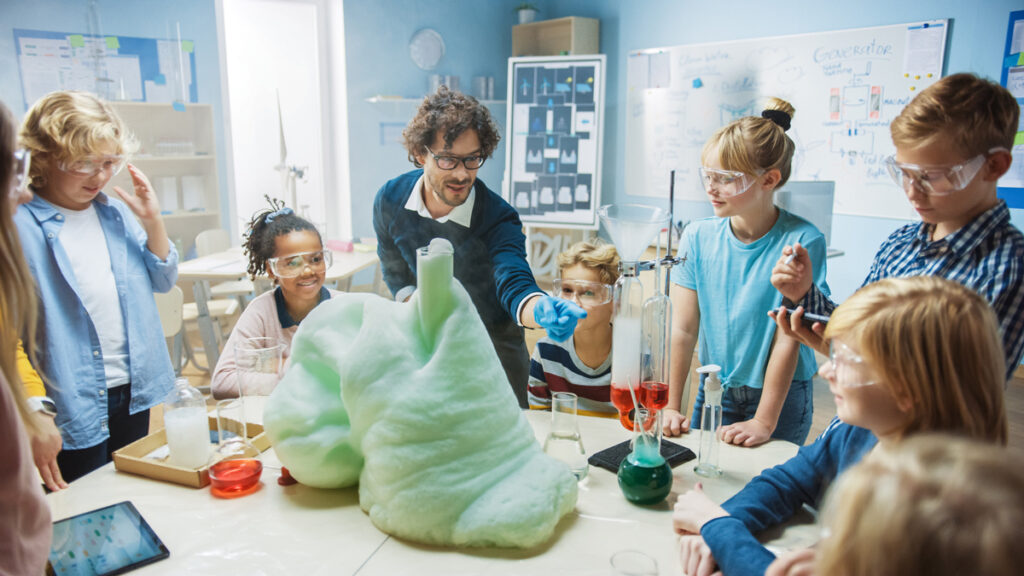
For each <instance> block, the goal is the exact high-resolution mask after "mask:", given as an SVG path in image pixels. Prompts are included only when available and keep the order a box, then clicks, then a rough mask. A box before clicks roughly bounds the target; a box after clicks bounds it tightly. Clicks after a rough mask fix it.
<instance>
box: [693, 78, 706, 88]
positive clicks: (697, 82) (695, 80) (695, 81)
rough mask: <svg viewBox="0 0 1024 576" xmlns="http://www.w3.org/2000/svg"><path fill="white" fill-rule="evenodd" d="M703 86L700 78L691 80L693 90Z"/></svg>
mask: <svg viewBox="0 0 1024 576" xmlns="http://www.w3.org/2000/svg"><path fill="white" fill-rule="evenodd" d="M703 85H704V83H703V82H701V81H700V78H694V79H693V87H694V88H700V87H701V86H703Z"/></svg>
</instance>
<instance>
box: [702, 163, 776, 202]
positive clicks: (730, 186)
mask: <svg viewBox="0 0 1024 576" xmlns="http://www.w3.org/2000/svg"><path fill="white" fill-rule="evenodd" d="M697 172H698V173H699V174H700V181H701V183H702V184H703V185H704V191H705V192H707V193H708V194H710V193H711V192H715V193H717V194H718V195H719V196H721V197H723V198H728V197H730V196H738V195H740V194H743V193H744V192H746V191H747V190H749V189H750V187H751V186H753V185H754V182H757V179H758V178H759V177H760V176H761V174H764V170H758V171H757V174H747V173H746V172H738V171H736V170H719V169H718V168H708V167H707V166H701V167H700V168H698V169H697Z"/></svg>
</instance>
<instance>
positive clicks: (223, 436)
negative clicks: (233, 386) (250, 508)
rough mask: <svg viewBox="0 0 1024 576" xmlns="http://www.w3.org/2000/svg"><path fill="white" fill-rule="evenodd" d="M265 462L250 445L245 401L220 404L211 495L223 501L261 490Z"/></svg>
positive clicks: (211, 472) (212, 462) (211, 475)
mask: <svg viewBox="0 0 1024 576" xmlns="http://www.w3.org/2000/svg"><path fill="white" fill-rule="evenodd" d="M262 473H263V462H261V461H260V451H259V450H257V449H256V447H255V446H253V445H252V442H250V441H249V436H248V435H247V430H246V421H245V398H230V399H227V400H221V401H220V402H217V448H216V449H215V450H214V451H213V454H212V455H211V456H210V491H211V492H212V493H213V495H214V496H217V497H220V498H237V497H239V496H245V495H247V494H251V493H253V492H255V491H256V490H258V489H259V483H260V476H261V475H262Z"/></svg>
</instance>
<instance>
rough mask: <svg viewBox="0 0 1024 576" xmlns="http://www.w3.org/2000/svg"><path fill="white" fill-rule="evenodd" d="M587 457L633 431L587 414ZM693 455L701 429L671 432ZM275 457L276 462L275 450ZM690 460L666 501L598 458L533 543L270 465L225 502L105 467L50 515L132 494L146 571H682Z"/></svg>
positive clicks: (736, 467)
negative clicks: (423, 535)
mask: <svg viewBox="0 0 1024 576" xmlns="http://www.w3.org/2000/svg"><path fill="white" fill-rule="evenodd" d="M526 417H527V419H528V420H529V421H530V423H531V424H532V425H533V428H534V433H535V435H536V436H537V439H538V441H543V438H544V437H545V436H546V435H547V430H548V427H549V424H550V413H548V412H536V411H528V412H526ZM580 431H581V435H582V439H583V443H584V446H585V448H586V450H587V452H588V454H590V453H593V452H596V451H598V450H601V449H604V448H607V447H609V446H611V445H613V444H616V443H618V442H621V441H622V440H625V439H627V438H629V436H630V433H629V432H627V431H626V430H625V429H623V428H622V427H621V425H620V424H619V423H618V420H613V419H604V418H593V417H582V416H581V417H580ZM673 440H674V441H677V442H679V443H680V444H683V445H685V446H687V447H689V448H690V449H692V450H694V451H695V452H696V448H697V442H698V440H699V432H698V433H691V434H689V435H686V436H683V437H682V438H677V439H673ZM796 451H797V446H796V445H795V444H791V443H789V442H783V441H771V442H769V443H767V444H764V445H762V446H759V447H757V448H739V447H734V446H726V445H723V446H722V447H721V465H722V467H723V468H724V470H725V474H724V475H723V476H721V477H720V478H714V479H707V478H700V480H701V481H702V482H703V484H704V490H705V492H707V494H708V495H709V496H710V497H711V498H712V499H713V500H715V501H718V502H721V501H723V500H725V499H726V498H728V497H729V496H731V495H732V494H734V493H735V492H736V491H738V490H739V489H740V488H742V487H743V486H744V485H745V484H746V483H747V481H749V480H750V479H751V478H752V477H753V476H755V475H756V474H757V473H759V472H760V471H761V470H762V469H764V468H766V467H770V466H773V465H775V464H778V463H780V462H783V461H785V460H786V459H788V458H790V457H792V456H793V455H794V454H795V453H796ZM265 462H266V463H267V465H268V466H274V465H275V464H276V463H277V460H276V457H275V456H274V455H273V449H271V450H270V451H268V452H267V453H266V457H265ZM694 463H695V462H693V461H691V462H688V463H684V464H682V465H680V466H678V467H676V468H675V469H674V485H673V491H672V493H671V494H670V495H669V497H668V500H667V501H666V502H664V503H662V504H660V505H656V506H650V507H643V506H635V505H632V504H630V503H629V502H627V501H626V499H625V498H624V497H623V496H622V493H621V492H620V491H619V487H618V483H617V479H616V476H615V475H614V474H612V473H611V472H608V471H607V470H604V469H601V468H595V467H593V466H592V467H591V468H590V472H589V474H588V476H587V477H586V478H585V479H584V480H583V481H582V482H580V484H579V488H580V490H579V499H578V501H577V503H576V508H575V510H574V511H573V512H572V513H570V514H569V515H568V516H566V517H565V518H563V519H562V520H561V522H560V523H559V525H558V527H557V528H556V531H555V534H554V535H553V536H552V538H551V539H550V541H549V542H547V543H546V544H545V545H543V546H540V547H538V548H534V549H529V550H517V549H496V548H477V549H468V548H463V549H455V548H440V547H433V546H426V545H422V544H417V543H413V542H408V541H403V540H400V539H398V538H394V537H391V536H389V535H387V534H385V533H383V532H381V531H379V530H378V529H377V528H376V527H374V526H373V524H372V523H371V522H370V519H369V517H368V516H367V515H366V514H364V513H363V512H362V510H361V509H360V508H359V501H358V490H357V489H356V488H349V489H339V490H320V489H315V488H310V487H306V486H302V485H294V486H288V487H281V486H279V485H278V484H277V482H276V479H277V477H278V470H276V469H272V468H269V467H268V468H267V469H265V470H264V472H263V480H262V486H261V488H260V490H259V491H257V492H255V493H253V494H251V495H248V496H244V497H241V498H237V499H231V500H222V499H218V498H215V497H214V496H212V495H211V494H210V490H209V489H208V488H204V489H193V488H187V487H183V486H178V485H175V484H169V483H165V482H161V481H157V480H151V479H148V478H144V477H140V476H133V475H130V474H125V473H120V472H117V471H116V470H114V467H113V464H108V465H106V466H104V467H103V468H100V469H99V470H96V471H95V472H93V473H91V474H89V475H87V476H85V477H83V478H81V479H79V480H77V481H75V482H74V483H72V484H71V486H70V487H69V488H68V489H66V490H62V491H60V492H55V493H52V494H49V495H48V496H47V500H48V501H49V504H50V509H51V511H52V513H53V518H54V520H58V519H61V518H66V517H69V516H73V515H75V514H79V513H82V512H86V511H88V510H92V509H95V508H99V507H102V506H106V505H109V504H112V503H115V502H119V501H122V500H131V501H132V502H134V503H135V505H136V507H137V508H138V509H139V511H140V512H141V513H142V515H143V517H145V518H146V520H147V521H148V522H149V523H150V525H151V526H152V527H153V529H154V530H155V531H156V533H157V535H159V536H160V538H161V539H162V540H163V541H164V543H165V544H166V545H167V547H168V549H169V550H170V552H171V555H170V558H168V559H166V560H162V561H160V562H157V563H155V564H152V565H149V566H145V567H143V568H141V569H139V571H138V573H139V574H140V575H144V574H150V575H156V574H209V575H217V576H221V575H223V574H248V575H255V574H304V575H314V574H323V575H327V574H331V575H335V574H357V573H358V574H359V575H360V576H371V575H389V576H394V575H401V574H416V575H423V574H488V575H503V574H509V575H511V574H559V575H576V574H579V575H583V574H608V573H610V568H609V564H608V561H609V558H610V557H611V555H612V554H613V553H615V552H617V551H620V550H626V549H635V550H640V551H643V552H645V553H647V554H649V555H650V556H652V557H654V558H655V559H656V560H657V561H658V565H659V567H660V574H664V575H667V574H673V575H674V574H679V573H680V572H679V565H678V559H677V556H678V554H677V548H676V536H675V534H674V533H673V531H672V525H671V518H672V511H671V506H672V503H674V501H675V499H676V497H677V494H679V493H681V492H683V491H685V490H686V489H688V488H690V487H691V486H692V485H693V483H694V482H696V481H697V480H698V477H697V476H696V475H695V474H694V473H693V466H694ZM815 536H816V530H814V529H813V527H811V526H808V525H806V524H805V525H796V526H790V527H788V528H786V529H785V530H784V531H779V532H777V533H774V534H773V535H772V536H771V537H772V541H771V544H772V545H773V546H774V547H776V548H789V547H795V546H807V545H810V544H812V543H813V542H814V538H815Z"/></svg>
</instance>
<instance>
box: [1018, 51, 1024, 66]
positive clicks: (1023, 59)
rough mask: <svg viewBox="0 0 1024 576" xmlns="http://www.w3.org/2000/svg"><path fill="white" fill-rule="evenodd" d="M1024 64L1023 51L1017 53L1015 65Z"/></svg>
mask: <svg viewBox="0 0 1024 576" xmlns="http://www.w3.org/2000/svg"><path fill="white" fill-rule="evenodd" d="M1021 65H1024V52H1021V53H1020V54H1017V66H1021Z"/></svg>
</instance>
